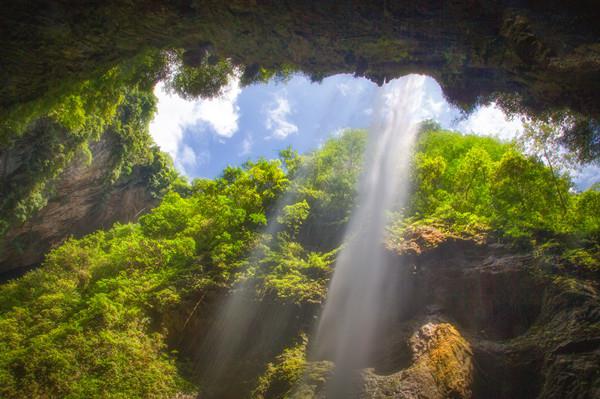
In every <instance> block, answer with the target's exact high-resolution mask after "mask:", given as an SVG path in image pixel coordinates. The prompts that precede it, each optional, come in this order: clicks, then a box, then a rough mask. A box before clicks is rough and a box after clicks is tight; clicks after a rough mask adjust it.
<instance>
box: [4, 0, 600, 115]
mask: <svg viewBox="0 0 600 399" xmlns="http://www.w3.org/2000/svg"><path fill="white" fill-rule="evenodd" d="M0 11H1V12H0V44H1V45H0V110H8V109H10V108H11V107H14V106H16V105H17V104H19V103H23V102H27V101H29V100H34V99H36V98H39V97H40V96H44V95H47V94H49V93H53V92H55V91H56V89H57V88H58V87H62V86H64V85H65V84H68V82H76V81H80V80H82V79H86V78H89V77H91V76H94V75H95V74H97V73H99V72H102V71H105V70H107V69H108V68H109V67H110V66H111V65H114V64H115V63H116V62H119V61H122V60H125V59H127V58H129V57H132V56H133V55H135V54H137V53H138V52H139V51H141V50H143V49H146V48H149V47H154V48H167V47H180V48H186V49H188V50H189V51H191V52H193V51H194V49H198V48H202V49H204V48H207V46H209V47H210V48H214V49H215V50H214V51H215V52H216V53H217V55H220V56H224V57H231V58H232V59H233V60H234V61H235V62H238V63H241V64H244V65H246V66H250V70H255V71H257V70H258V68H257V66H258V65H260V66H264V67H268V68H278V67H280V66H282V65H290V66H292V67H294V68H298V69H300V70H302V71H304V72H306V73H308V74H310V75H312V76H313V77H315V78H316V79H319V78H321V77H324V76H327V75H331V74H335V73H342V72H349V73H356V74H358V75H361V76H362V75H364V76H367V77H369V78H370V79H372V80H374V81H376V82H380V83H381V82H383V81H384V80H385V79H391V78H394V77H398V76H402V75H405V74H408V73H422V74H428V75H431V76H433V77H434V78H436V79H437V80H438V82H440V84H441V85H442V87H443V89H444V92H445V94H446V95H447V96H448V98H449V99H450V100H452V101H454V102H456V103H459V104H463V105H465V106H467V105H469V104H473V103H474V102H475V101H477V100H478V99H483V100H485V99H488V100H489V99H492V98H494V97H495V95H496V94H497V93H504V94H507V95H509V96H510V97H511V98H513V97H515V95H518V96H521V97H522V101H523V105H525V106H526V107H528V108H530V109H532V110H537V111H539V110H543V109H547V108H552V109H560V108H563V107H569V108H572V109H573V110H575V111H578V112H581V113H583V114H585V115H587V116H593V117H596V118H597V117H600V94H598V93H600V90H599V89H600V41H599V38H600V28H599V25H598V24H597V20H598V17H599V16H600V8H599V7H597V4H596V2H594V1H591V0H574V1H569V2H564V1H559V0H546V1H531V0H455V1H442V0H426V1H419V2H405V1H384V0H371V1H337V0H330V1H319V2H314V1H309V0H301V1H299V0H287V1H269V0H236V1H221V0H181V1H160V0H152V1H147V0H136V1H128V2H106V1H102V2H101V1H87V2H85V3H82V2H80V1H74V0H67V1H58V0H52V1H46V0H45V1H42V0H34V1H26V2H23V1H17V0H13V1H5V2H3V4H2V6H1V8H0ZM207 43H209V44H207Z"/></svg>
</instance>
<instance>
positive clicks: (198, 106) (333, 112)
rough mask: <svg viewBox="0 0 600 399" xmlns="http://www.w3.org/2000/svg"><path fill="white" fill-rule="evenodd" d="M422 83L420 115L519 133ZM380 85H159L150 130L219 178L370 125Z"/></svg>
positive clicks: (188, 169)
mask: <svg viewBox="0 0 600 399" xmlns="http://www.w3.org/2000/svg"><path fill="white" fill-rule="evenodd" d="M422 82H423V84H422V86H420V90H422V96H423V101H422V104H423V105H422V107H421V112H420V116H419V117H420V118H421V119H427V118H432V119H435V120H437V121H438V122H439V123H440V124H441V125H442V126H443V127H445V128H449V129H452V130H458V131H461V132H465V133H476V134H482V135H483V134H487V135H493V136H497V137H500V138H502V139H506V140H509V139H512V138H513V137H514V136H515V135H516V134H518V133H519V132H521V131H522V124H521V121H520V120H519V119H518V118H517V119H513V120H510V119H508V118H507V117H506V115H504V113H503V112H502V111H501V110H499V109H498V108H497V107H495V106H494V105H491V106H486V107H481V108H479V109H477V110H475V112H473V113H472V114H471V115H469V116H468V117H465V116H463V115H462V114H461V112H460V111H459V110H458V109H456V108H455V107H453V106H451V105H450V104H448V102H447V101H446V100H445V99H444V97H443V95H442V91H441V88H440V86H439V85H438V84H437V82H436V81H435V80H434V79H432V78H429V77H424V78H423V80H422ZM390 84H394V81H392V82H391V83H390ZM380 90H382V88H380V87H378V86H377V85H375V84H374V83H372V82H370V81H368V80H367V79H364V78H356V77H354V76H352V75H335V76H332V77H329V78H326V79H324V80H323V81H322V82H320V83H316V82H311V81H310V80H309V79H308V78H306V77H304V76H302V75H296V76H293V77H292V78H291V79H289V80H288V81H285V82H275V81H272V82H269V83H266V84H256V85H251V86H247V87H243V88H242V87H240V85H239V81H238V79H236V78H234V79H232V81H231V82H230V84H229V85H228V87H227V88H226V89H225V91H224V93H223V95H222V96H220V97H218V98H215V99H210V100H195V101H186V100H183V99H181V98H179V97H177V96H176V95H169V94H167V93H166V92H165V91H164V90H163V88H162V86H161V85H158V86H157V87H156V89H155V93H156V95H157V97H158V99H159V103H158V113H157V115H156V116H155V119H154V121H153V122H152V124H151V126H150V133H151V134H152V136H153V137H154V140H155V141H156V142H157V144H158V145H159V146H160V147H161V148H162V149H163V150H164V151H166V152H168V153H169V154H170V155H171V156H172V157H173V160H174V161H175V166H176V167H177V169H178V170H179V171H180V172H181V173H183V174H184V175H186V176H188V177H190V178H195V177H215V176H217V175H218V174H219V173H220V172H221V171H222V170H223V168H224V167H225V166H227V165H239V164H241V163H243V162H244V161H246V160H248V159H256V158H258V157H259V156H264V157H266V158H273V157H276V156H277V153H278V151H279V150H281V149H283V148H285V147H287V146H289V145H291V146H292V147H293V148H295V149H296V150H298V151H299V152H305V151H310V150H312V149H315V148H317V147H318V146H319V145H320V144H321V143H323V141H324V140H326V139H327V138H328V137H331V136H332V135H335V134H336V133H338V132H339V131H341V130H342V129H344V128H368V127H369V124H370V122H371V118H372V115H373V106H374V104H375V100H376V98H377V95H378V94H379V91H380ZM599 177H600V173H599V169H598V168H587V169H585V170H584V171H582V173H581V174H580V176H579V177H578V178H577V179H576V182H577V185H578V186H579V187H581V188H583V187H586V186H588V185H589V184H591V183H593V182H594V181H596V180H598V178H599Z"/></svg>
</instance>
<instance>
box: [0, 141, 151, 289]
mask: <svg viewBox="0 0 600 399" xmlns="http://www.w3.org/2000/svg"><path fill="white" fill-rule="evenodd" d="M116 146H117V141H116V140H115V138H114V136H112V135H111V134H110V133H106V134H104V135H103V136H102V138H101V139H100V140H99V141H97V142H93V143H91V144H90V150H91V153H92V157H93V158H92V162H91V163H88V162H87V159H86V157H85V156H83V154H79V155H78V156H77V157H76V158H75V159H74V160H73V161H72V162H70V164H69V165H68V166H67V167H66V168H65V169H64V171H63V172H62V173H61V174H60V176H59V177H58V178H57V179H56V181H55V182H54V184H53V190H52V194H51V195H50V196H49V198H48V203H47V204H46V205H45V206H44V207H43V208H42V209H40V210H39V211H38V212H36V213H35V214H34V216H33V217H31V218H29V219H28V220H27V221H26V222H24V223H21V224H16V225H14V226H13V227H12V228H11V229H9V230H8V232H7V233H6V235H5V236H4V237H3V240H2V241H1V244H0V245H1V246H0V273H1V275H2V276H3V277H4V278H7V277H10V276H12V275H19V274H21V273H23V272H24V271H25V270H27V269H29V268H31V267H34V266H36V265H37V264H39V263H40V262H41V261H42V259H43V257H44V255H45V254H46V253H47V252H48V250H49V249H50V248H52V247H54V246H57V245H59V244H60V243H61V242H63V241H64V240H65V239H67V238H68V237H71V236H74V237H81V236H83V235H85V234H88V233H91V232H93V231H95V230H97V229H101V228H108V227H110V226H111V225H112V224H113V223H115V222H117V221H118V222H128V221H132V220H135V219H136V218H137V217H138V216H139V215H140V214H142V213H143V212H144V211H147V210H149V209H150V208H152V207H153V206H155V205H156V204H157V202H158V200H157V199H156V198H154V197H153V196H152V194H151V192H150V188H149V187H148V177H149V175H150V173H149V171H148V167H143V166H138V167H134V169H133V171H132V173H131V174H129V175H128V176H122V177H121V178H119V179H118V180H117V181H116V182H114V183H110V182H109V178H108V176H107V175H108V174H109V173H110V172H111V171H112V170H113V167H112V166H113V165H112V159H113V155H114V152H115V147H116ZM31 147H32V145H31V143H21V144H19V145H15V146H13V147H11V148H9V149H5V150H4V151H2V152H0V160H1V161H2V164H3V165H4V166H5V169H3V170H2V172H3V173H2V175H3V178H4V179H5V180H8V179H11V173H15V171H18V169H19V166H20V164H21V163H22V162H28V161H27V159H28V158H29V157H28V153H29V152H30V151H31V150H32V148H31ZM12 177H14V176H12ZM16 178H17V181H18V178H19V176H18V175H17V177H16Z"/></svg>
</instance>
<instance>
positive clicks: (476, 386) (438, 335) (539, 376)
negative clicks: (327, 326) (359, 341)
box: [166, 240, 600, 399]
mask: <svg viewBox="0 0 600 399" xmlns="http://www.w3.org/2000/svg"><path fill="white" fill-rule="evenodd" d="M438 244H439V245H437V247H436V248H434V249H428V250H425V251H423V252H422V253H420V254H413V255H406V254H404V255H400V256H399V255H396V254H394V253H390V255H389V264H390V267H391V269H390V270H391V272H390V279H397V282H398V284H397V287H398V296H397V297H396V299H395V301H396V302H395V303H393V304H392V306H390V311H389V312H388V313H387V314H386V320H387V321H388V323H387V325H386V327H385V329H384V330H383V331H382V332H381V335H380V337H378V341H377V342H378V345H377V347H378V349H377V353H374V354H373V356H372V361H371V363H370V364H369V365H368V368H365V369H364V370H361V371H359V372H357V374H356V379H355V380H354V382H353V383H351V384H348V385H347V387H346V391H345V392H344V397H347V398H416V397H419V398H440V399H442V398H536V397H539V398H592V397H598V395H600V391H599V389H600V388H599V387H600V372H599V371H598V364H600V328H599V326H600V295H599V292H598V286H597V284H596V283H594V282H591V281H585V280H580V279H575V278H572V277H567V276H557V275H556V274H552V273H548V272H546V271H544V267H542V266H541V265H540V264H538V262H537V261H536V260H535V258H534V257H533V256H531V255H530V254H524V253H518V252H517V253H515V252H514V250H510V249H508V248H504V247H502V246H497V245H493V244H475V243H473V242H470V241H459V240H455V241H453V240H448V241H442V242H441V243H438ZM223 294H225V293H224V292H221V293H212V294H209V295H206V296H203V297H201V298H198V299H199V302H197V303H196V304H195V305H196V306H197V307H196V308H195V312H193V313H190V309H191V305H190V307H189V308H187V310H186V311H182V314H181V315H180V316H177V313H176V312H174V313H172V314H170V315H169V316H168V322H167V323H166V324H167V325H168V326H169V328H170V331H171V332H172V336H173V337H174V338H175V339H174V340H173V342H172V345H173V346H174V347H176V348H177V349H179V350H180V351H181V353H182V356H183V357H185V358H188V359H192V360H193V361H194V360H195V361H196V362H197V361H198V359H199V357H198V356H199V355H200V354H199V353H198V351H197V350H196V349H197V348H198V347H200V342H202V339H203V337H204V334H205V332H206V329H207V326H209V325H210V324H211V320H212V318H213V317H214V313H215V309H218V308H219V307H218V305H215V304H217V303H220V301H221V300H222V298H223ZM219 298H220V299H219ZM198 305H200V306H198ZM261 306H262V307H263V308H265V309H267V310H266V311H263V312H259V314H261V315H262V316H261V317H263V318H264V317H265V315H274V314H277V315H281V314H289V319H290V320H292V321H291V322H290V324H289V326H290V327H289V329H288V330H286V332H285V334H286V339H287V344H288V345H290V342H292V344H291V345H294V344H293V342H294V338H293V337H297V336H298V334H299V333H300V332H301V331H305V332H307V333H309V335H310V332H311V331H313V330H314V320H315V319H314V317H315V315H316V314H318V309H316V308H313V309H283V308H279V309H278V308H277V306H275V305H273V304H269V303H263V304H262V305H261ZM178 320H179V321H178ZM184 321H185V323H184ZM261 321H263V319H262V318H261ZM184 324H185V325H186V326H187V327H183V325H184ZM267 324H268V323H267ZM257 325H259V324H257ZM266 333H267V334H268V333H271V334H272V331H267V332H266ZM265 336H266V335H264V334H263V333H261V332H260V331H258V330H253V333H252V334H250V335H249V336H247V337H246V338H247V341H246V342H247V343H248V344H247V345H246V346H245V348H246V349H245V352H243V353H240V356H239V357H236V362H235V365H234V366H232V368H230V369H228V375H229V378H228V379H226V382H225V383H224V384H222V386H221V387H220V391H219V392H217V393H216V394H214V395H213V396H211V394H210V393H209V394H208V396H206V397H231V398H234V397H245V396H246V395H248V393H249V392H250V390H252V389H253V388H255V387H256V384H257V377H258V376H259V375H260V374H261V373H265V374H264V375H263V377H262V380H260V384H262V388H261V392H262V393H261V395H262V396H256V397H260V398H283V397H290V395H291V397H297V398H326V397H330V396H328V392H327V388H326V387H327V384H326V382H327V380H328V379H329V378H330V377H331V372H332V371H331V370H332V368H331V364H330V363H329V362H327V361H324V360H323V359H310V358H309V360H308V362H307V363H306V368H304V369H303V370H304V371H302V372H300V374H293V373H291V374H290V375H294V376H295V378H298V377H299V379H293V380H291V381H290V380H286V378H289V377H286V376H287V374H286V368H287V369H289V368H290V367H293V365H294V364H298V363H297V362H300V364H303V363H302V362H303V361H304V360H302V356H301V357H300V358H293V359H287V360H285V359H284V360H283V361H282V363H281V364H280V366H281V367H282V369H277V368H276V367H277V366H276V367H275V369H273V367H274V366H273V364H271V365H270V366H267V365H266V363H267V362H269V361H270V362H275V364H277V361H276V360H275V361H274V360H273V359H274V358H275V356H276V355H277V354H279V353H282V348H284V347H285V345H286V344H285V342H282V340H281V338H279V339H277V337H276V336H272V337H271V338H270V339H268V340H264V339H262V338H264V337H265ZM261 337H262V338H261ZM284 341H285V340H284ZM256 342H262V344H261V347H260V349H257V348H256V347H255V346H253V343H256ZM309 342H310V338H309ZM308 347H309V348H310V343H309V345H308ZM303 350H306V345H304V349H303ZM283 353H285V352H283ZM308 353H310V349H309V350H308ZM269 359H270V360H269ZM295 362H296V363H295ZM192 364H196V365H197V366H199V367H201V366H202V365H201V364H199V363H194V362H192ZM269 370H270V371H269ZM273 370H275V371H273ZM269 378H271V380H269ZM201 386H202V385H201ZM255 392H256V391H255ZM286 395H287V396H286ZM203 397H204V396H203Z"/></svg>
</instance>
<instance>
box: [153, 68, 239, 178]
mask: <svg viewBox="0 0 600 399" xmlns="http://www.w3.org/2000/svg"><path fill="white" fill-rule="evenodd" d="M241 91H242V89H241V88H240V81H239V78H238V77H233V78H232V79H231V80H230V83H229V84H228V85H227V86H226V87H225V89H224V91H223V94H222V95H221V96H219V97H216V98H213V99H209V100H192V101H188V100H184V99H183V98H181V97H179V96H177V95H175V94H169V93H167V92H166V90H165V88H164V85H163V84H162V83H159V84H158V85H157V86H156V88H155V89H154V94H155V95H156V97H157V98H158V112H157V113H156V115H155V116H154V120H153V121H152V122H151V123H150V134H151V135H152V137H153V138H154V141H155V142H156V144H158V146H159V147H160V148H161V149H162V150H163V151H165V152H167V153H169V154H170V155H171V157H173V160H174V161H175V164H176V165H178V167H180V168H181V167H182V165H183V164H184V163H185V162H184V161H183V160H182V161H180V162H178V158H179V157H182V156H183V157H187V161H190V160H191V156H192V155H191V154H190V151H192V152H193V150H192V149H191V148H189V147H188V148H187V149H186V148H180V146H181V140H182V139H183V132H184V130H185V128H186V127H190V126H194V125H198V124H206V125H208V126H210V127H212V129H213V130H214V132H215V133H216V134H217V135H219V136H221V137H225V138H229V137H231V136H233V135H234V134H235V132H236V131H237V130H238V119H239V106H238V105H237V98H238V96H239V95H240V93H241Z"/></svg>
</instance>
